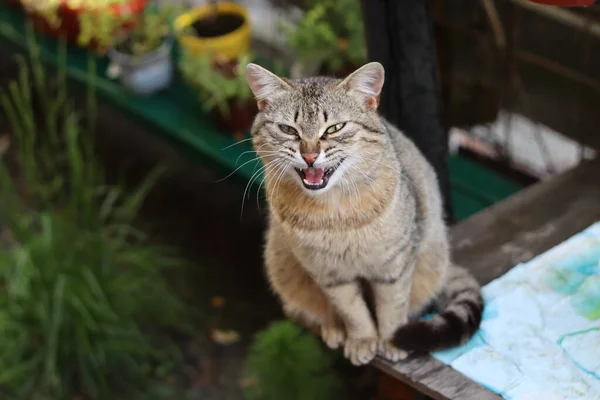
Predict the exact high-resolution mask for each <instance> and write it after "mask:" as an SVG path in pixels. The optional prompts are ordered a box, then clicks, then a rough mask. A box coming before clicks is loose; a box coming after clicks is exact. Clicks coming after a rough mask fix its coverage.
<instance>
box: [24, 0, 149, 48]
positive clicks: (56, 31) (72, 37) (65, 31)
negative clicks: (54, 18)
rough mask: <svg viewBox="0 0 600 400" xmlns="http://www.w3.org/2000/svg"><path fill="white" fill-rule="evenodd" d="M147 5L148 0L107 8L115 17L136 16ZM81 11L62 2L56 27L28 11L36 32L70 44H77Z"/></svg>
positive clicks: (39, 15)
mask: <svg viewBox="0 0 600 400" xmlns="http://www.w3.org/2000/svg"><path fill="white" fill-rule="evenodd" d="M147 3H148V0H128V1H127V2H125V3H120V4H113V5H111V6H109V10H110V12H112V13H114V14H115V15H121V14H124V13H130V14H132V15H136V14H141V13H142V12H144V9H145V8H146V4H147ZM83 10H84V9H83V8H82V7H77V8H72V7H70V6H69V5H68V4H67V3H66V2H65V1H63V2H62V3H61V5H60V6H59V8H58V17H59V19H60V24H59V25H58V26H53V25H52V24H50V23H49V22H48V21H47V20H46V18H44V16H43V15H41V14H40V13H38V12H36V11H35V10H29V14H30V17H31V20H32V21H33V25H34V26H35V28H36V29H37V30H38V31H40V32H42V33H44V34H45V35H48V36H51V37H64V38H66V39H67V40H68V41H69V42H71V43H77V38H78V37H79V32H80V25H79V14H80V13H81V12H82V11H83Z"/></svg>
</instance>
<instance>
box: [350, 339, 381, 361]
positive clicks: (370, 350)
mask: <svg viewBox="0 0 600 400" xmlns="http://www.w3.org/2000/svg"><path fill="white" fill-rule="evenodd" d="M344 355H345V356H346V358H347V359H349V360H350V362H351V363H352V364H354V365H356V366H360V365H365V364H368V363H370V362H371V361H372V360H373V359H374V358H375V356H376V355H377V338H360V339H350V338H349V339H346V345H345V346H344Z"/></svg>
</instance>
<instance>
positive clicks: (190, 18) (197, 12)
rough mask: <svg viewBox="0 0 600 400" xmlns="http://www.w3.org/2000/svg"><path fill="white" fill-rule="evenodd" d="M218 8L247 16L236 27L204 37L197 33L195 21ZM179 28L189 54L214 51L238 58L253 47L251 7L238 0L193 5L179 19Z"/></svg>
mask: <svg viewBox="0 0 600 400" xmlns="http://www.w3.org/2000/svg"><path fill="white" fill-rule="evenodd" d="M215 8H216V9H217V14H218V15H219V16H223V15H227V14H229V15H231V14H233V15H236V16H238V17H241V19H243V23H242V24H241V25H240V26H239V27H237V28H236V29H235V30H233V31H230V32H228V33H225V34H222V35H219V36H212V37H201V36H198V35H196V32H195V29H194V26H193V25H194V24H195V23H197V22H198V21H201V20H202V19H203V18H205V17H206V16H209V15H211V14H212V13H214V12H215ZM175 30H176V32H177V37H178V39H179V43H180V44H181V47H182V49H183V50H184V51H186V52H189V54H200V53H214V54H215V55H216V56H218V57H222V58H223V59H227V60H235V59H236V58H238V57H239V56H240V55H241V54H244V53H247V52H248V50H249V48H250V22H249V20H248V10H247V9H246V8H245V7H243V6H241V5H239V4H236V3H232V2H226V1H224V2H218V3H217V5H216V6H212V5H205V6H200V7H197V8H193V9H191V10H190V11H188V12H186V13H185V14H183V15H181V16H179V17H178V18H177V19H176V20H175Z"/></svg>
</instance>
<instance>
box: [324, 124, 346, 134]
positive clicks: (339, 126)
mask: <svg viewBox="0 0 600 400" xmlns="http://www.w3.org/2000/svg"><path fill="white" fill-rule="evenodd" d="M345 126H346V123H345V122H342V123H339V124H335V125H331V126H330V127H329V128H327V130H326V131H325V134H326V135H331V134H333V133H336V132H339V131H341V130H342V128H344V127H345Z"/></svg>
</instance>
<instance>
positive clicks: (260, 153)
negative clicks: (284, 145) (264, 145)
mask: <svg viewBox="0 0 600 400" xmlns="http://www.w3.org/2000/svg"><path fill="white" fill-rule="evenodd" d="M248 153H254V154H256V155H258V156H259V157H263V154H264V155H270V154H279V152H278V151H266V150H260V149H258V150H248V151H244V152H243V153H241V154H240V155H239V156H238V158H236V160H235V164H234V165H237V163H238V162H239V161H240V158H242V157H243V156H244V155H245V154H248Z"/></svg>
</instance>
